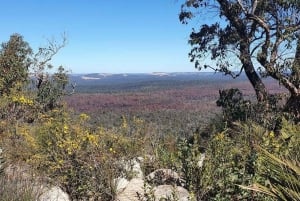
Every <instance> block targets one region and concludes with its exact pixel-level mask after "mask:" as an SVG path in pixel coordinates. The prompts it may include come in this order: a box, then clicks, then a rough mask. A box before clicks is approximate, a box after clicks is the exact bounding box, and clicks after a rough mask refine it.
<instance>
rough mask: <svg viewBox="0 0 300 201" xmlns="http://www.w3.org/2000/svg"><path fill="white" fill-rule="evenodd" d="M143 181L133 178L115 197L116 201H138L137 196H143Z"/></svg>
mask: <svg viewBox="0 0 300 201" xmlns="http://www.w3.org/2000/svg"><path fill="white" fill-rule="evenodd" d="M143 192H144V180H143V179H141V178H133V179H132V180H130V182H129V183H128V184H127V186H126V188H125V189H124V190H123V191H122V192H121V193H119V194H118V195H117V199H116V200H117V201H139V197H138V195H143Z"/></svg>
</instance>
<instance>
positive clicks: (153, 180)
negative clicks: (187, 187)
mask: <svg viewBox="0 0 300 201" xmlns="http://www.w3.org/2000/svg"><path fill="white" fill-rule="evenodd" d="M146 181H147V182H148V183H150V184H152V185H156V186H158V185H164V184H167V185H176V186H184V183H185V182H184V180H183V179H181V178H180V176H179V175H178V173H177V172H175V171H173V170H171V169H158V170H155V171H154V172H151V173H150V174H149V175H148V176H147V177H146Z"/></svg>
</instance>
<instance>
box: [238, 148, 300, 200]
mask: <svg viewBox="0 0 300 201" xmlns="http://www.w3.org/2000/svg"><path fill="white" fill-rule="evenodd" d="M298 148H299V147H298ZM257 149H258V152H259V154H260V155H261V158H260V162H261V165H262V166H261V168H260V169H259V174H260V176H262V177H264V178H266V179H267V180H266V181H265V183H264V184H263V185H261V184H259V183H255V184H253V185H252V186H251V187H243V186H242V188H244V189H249V190H252V191H257V192H261V193H264V194H266V195H269V196H272V197H274V198H276V199H277V200H284V201H289V200H300V162H299V160H298V159H293V158H295V157H294V156H293V155H290V154H289V159H287V158H283V157H281V158H278V157H276V156H275V154H271V153H269V152H268V151H266V150H265V149H262V148H260V147H257ZM298 151H299V150H298Z"/></svg>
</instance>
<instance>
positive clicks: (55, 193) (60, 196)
mask: <svg viewBox="0 0 300 201" xmlns="http://www.w3.org/2000/svg"><path fill="white" fill-rule="evenodd" d="M39 201H70V198H69V195H68V194H67V193H65V192H64V191H62V190H61V189H60V188H59V187H57V186H54V187H52V188H49V189H45V190H44V193H43V194H42V195H41V196H40V197H39Z"/></svg>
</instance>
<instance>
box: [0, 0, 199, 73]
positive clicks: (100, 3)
mask: <svg viewBox="0 0 300 201" xmlns="http://www.w3.org/2000/svg"><path fill="white" fill-rule="evenodd" d="M1 8H2V9H1V12H0V19H1V25H2V28H1V32H0V41H1V42H3V41H7V40H8V39H9V36H10V35H11V34H12V33H20V34H21V35H23V36H24V39H25V40H26V41H27V42H29V44H30V45H31V47H32V48H33V49H36V48H37V47H39V46H43V45H45V44H47V39H52V38H53V37H55V38H56V39H59V38H60V36H61V34H62V33H63V32H65V33H66V35H67V40H68V44H67V46H66V47H65V48H64V49H62V50H61V52H60V53H59V54H58V55H57V56H56V57H55V58H54V60H53V62H52V63H53V64H55V65H63V66H64V67H66V69H69V70H71V71H72V72H73V73H92V72H99V73H100V72H101V73H138V72H145V73H148V72H191V71H196V70H195V69H194V65H193V64H192V63H190V62H189V59H188V52H189V50H190V46H189V45H188V44H187V41H188V36H189V32H190V31H191V27H190V26H186V25H182V24H181V23H180V22H179V20H178V14H179V12H180V1H178V0H72V1H71V0H24V1H23V0H22V1H20V0H2V1H1Z"/></svg>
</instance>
